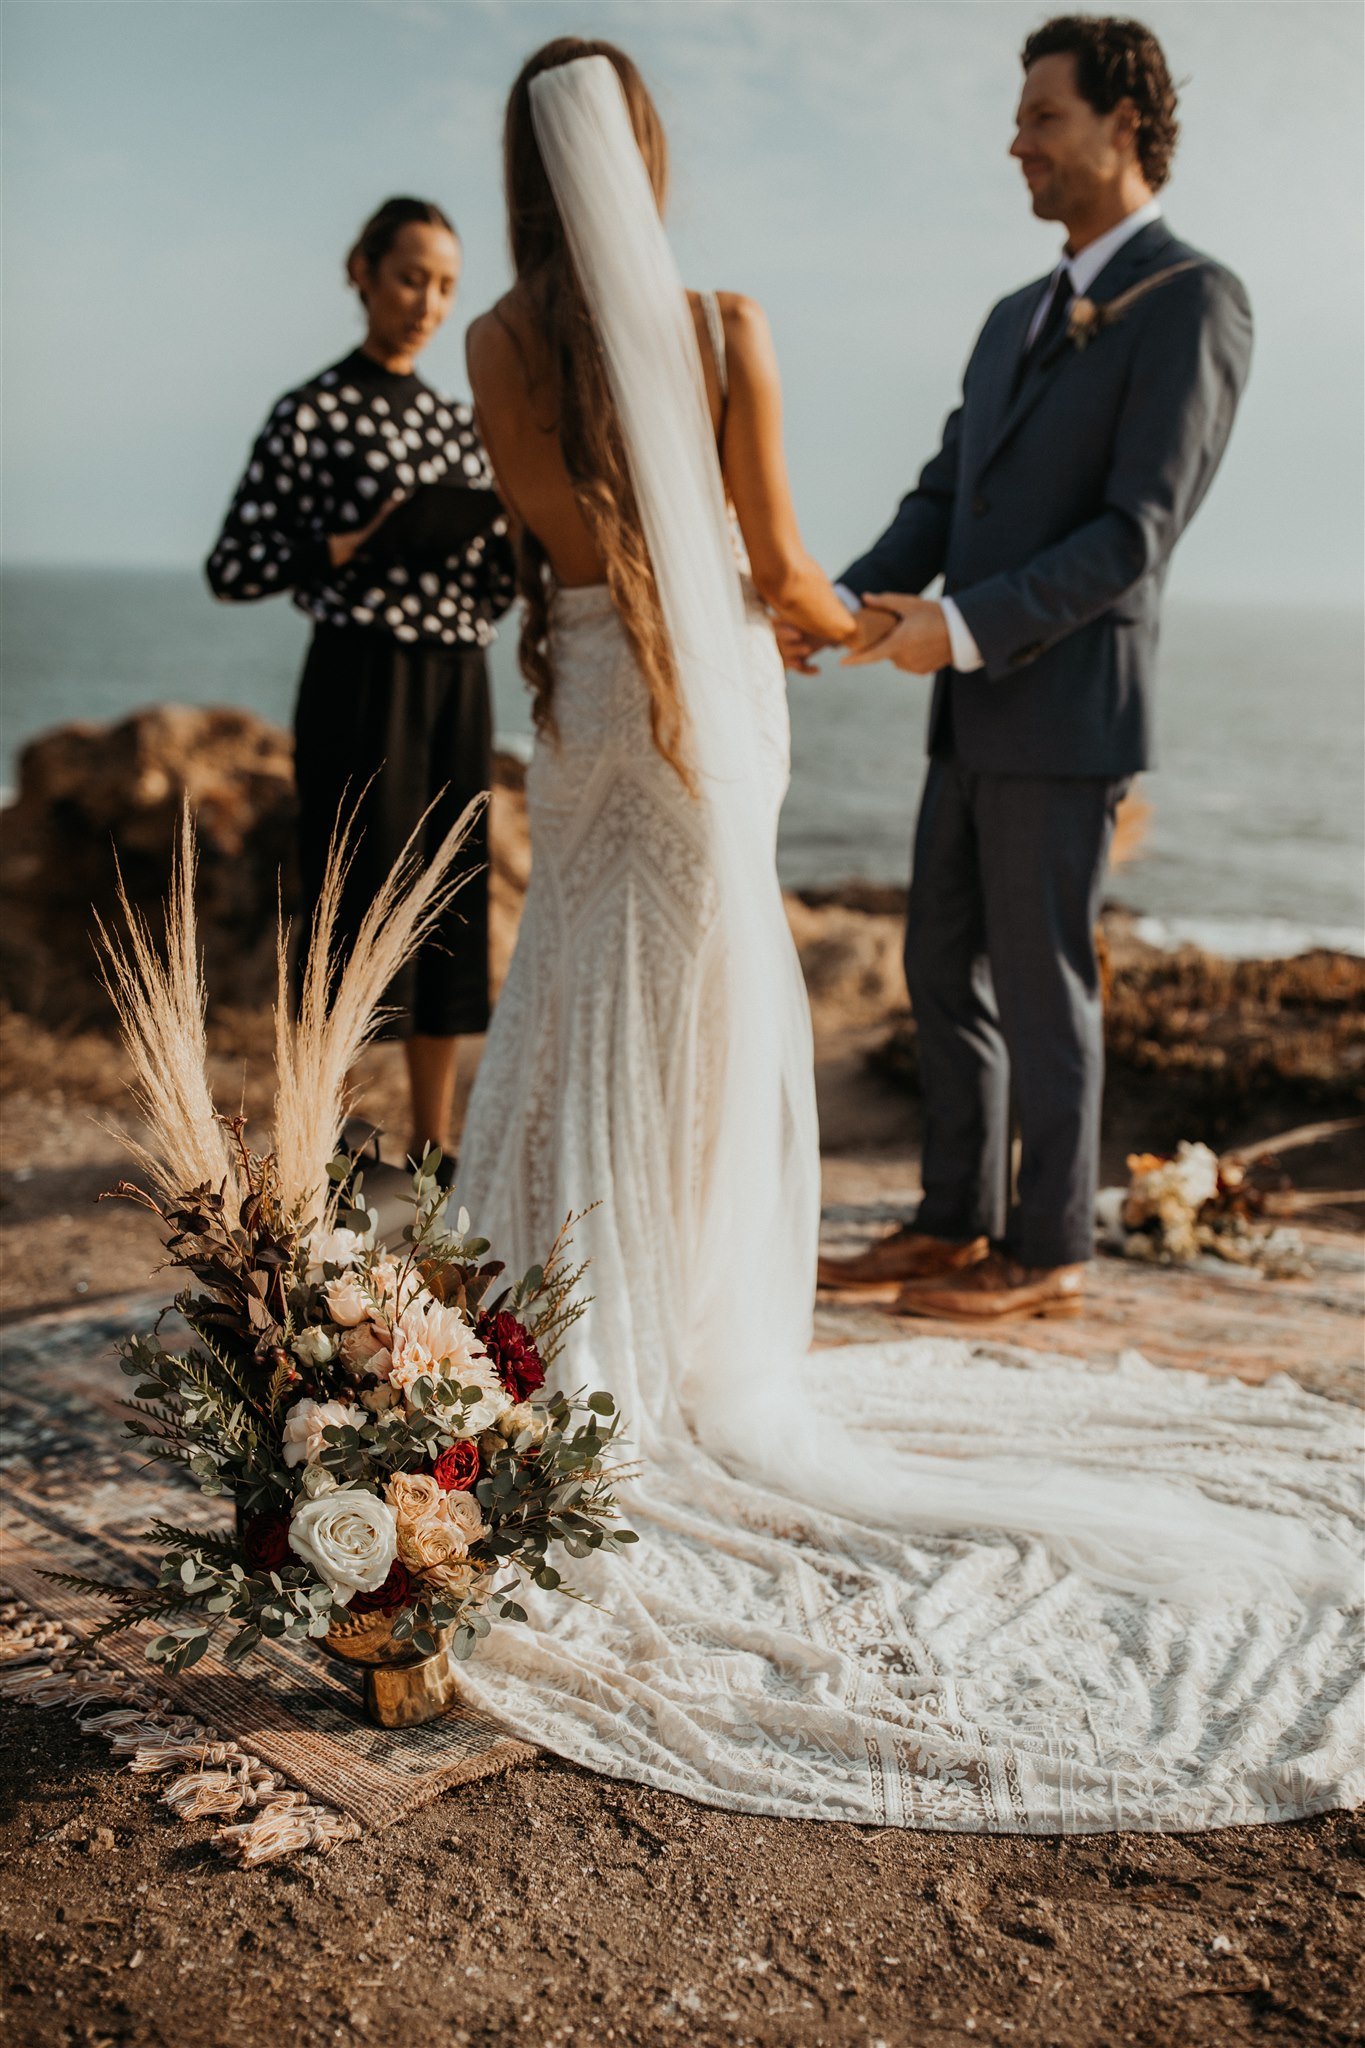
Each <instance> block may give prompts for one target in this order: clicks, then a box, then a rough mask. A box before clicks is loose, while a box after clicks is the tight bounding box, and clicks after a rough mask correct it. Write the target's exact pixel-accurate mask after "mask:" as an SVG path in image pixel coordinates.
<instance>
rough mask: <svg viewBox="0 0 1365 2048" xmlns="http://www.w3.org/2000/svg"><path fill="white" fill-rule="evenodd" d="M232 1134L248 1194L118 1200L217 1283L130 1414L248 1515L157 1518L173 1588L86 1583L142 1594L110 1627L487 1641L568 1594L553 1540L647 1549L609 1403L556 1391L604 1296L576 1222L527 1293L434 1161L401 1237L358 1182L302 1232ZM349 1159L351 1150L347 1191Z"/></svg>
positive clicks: (339, 1174)
mask: <svg viewBox="0 0 1365 2048" xmlns="http://www.w3.org/2000/svg"><path fill="white" fill-rule="evenodd" d="M229 1128H230V1129H231V1130H232V1131H233V1134H234V1137H235V1140H236V1143H237V1148H238V1176H237V1177H238V1180H239V1183H240V1184H241V1185H242V1186H243V1187H244V1188H245V1190H246V1193H245V1195H244V1197H243V1199H242V1200H241V1201H240V1203H239V1204H237V1205H236V1206H235V1209H234V1207H232V1206H230V1205H229V1203H228V1201H227V1200H226V1199H225V1196H224V1194H223V1192H222V1191H221V1190H216V1189H214V1188H211V1187H208V1186H204V1187H200V1188H196V1189H194V1190H191V1191H189V1192H187V1193H185V1194H184V1195H181V1196H179V1197H176V1198H174V1199H171V1200H163V1201H158V1200H157V1199H156V1198H155V1197H154V1196H153V1195H150V1194H148V1193H146V1192H145V1191H144V1190H142V1189H139V1188H135V1187H132V1186H130V1185H129V1184H127V1183H125V1184H123V1185H122V1186H121V1187H120V1188H119V1189H118V1190H117V1192H118V1193H120V1194H124V1195H128V1196H132V1197H133V1198H135V1199H137V1200H139V1201H141V1202H143V1203H144V1204H145V1205H146V1206H147V1207H149V1208H151V1209H152V1210H154V1211H155V1213H156V1214H157V1215H158V1216H159V1217H160V1218H161V1221H162V1223H163V1225H164V1227H165V1230H166V1232H167V1247H168V1251H169V1255H170V1260H171V1263H172V1264H174V1265H177V1266H180V1267H183V1268H184V1269H186V1270H187V1271H188V1272H189V1273H190V1274H192V1275H193V1276H194V1281H195V1283H196V1284H195V1285H194V1286H193V1287H191V1288H190V1289H188V1290H187V1291H186V1292H184V1293H183V1294H181V1295H180V1296H179V1297H178V1299H177V1302H176V1307H177V1309H178V1310H179V1313H180V1316H181V1318H182V1319H183V1321H184V1322H185V1324H186V1325H187V1326H188V1328H189V1331H190V1333H191V1337H192V1339H193V1341H192V1343H191V1344H190V1345H189V1346H188V1347H186V1348H184V1349H172V1348H169V1347H168V1346H167V1345H166V1344H164V1343H162V1342H161V1340H160V1339H159V1337H157V1336H155V1335H154V1336H150V1337H131V1338H129V1339H128V1340H127V1342H126V1343H125V1344H124V1345H123V1347H122V1364H123V1370H124V1372H125V1373H127V1374H128V1375H129V1376H130V1377H131V1378H133V1379H134V1380H135V1381H136V1390H135V1393H134V1396H133V1399H132V1401H131V1402H130V1403H129V1406H130V1408H131V1409H132V1410H133V1413H132V1416H131V1418H130V1420H129V1422H128V1425H127V1426H128V1428H129V1430H130V1431H131V1433H132V1434H133V1435H134V1436H136V1437H138V1438H139V1439H140V1440H141V1441H143V1442H144V1443H145V1444H146V1446H147V1449H148V1451H149V1452H150V1454H151V1455H152V1456H153V1457H157V1458H162V1459H170V1460H172V1461H175V1462H177V1463H179V1464H182V1465H183V1466H185V1467H186V1468H187V1469H188V1471H189V1472H191V1473H192V1474H193V1476H194V1478H195V1479H196V1480H197V1481H198V1483H199V1486H200V1488H201V1490H202V1491H203V1492H204V1493H206V1494H210V1495H218V1496H222V1495H227V1496H230V1497H231V1498H232V1499H233V1500H234V1501H235V1504H236V1508H237V1529H236V1531H235V1532H234V1533H229V1532H227V1531H224V1532H222V1533H221V1534H220V1533H218V1532H211V1533H205V1532H203V1531H198V1530H194V1529H188V1528H176V1527H172V1526H171V1525H169V1524H167V1523H164V1522H163V1523H157V1524H156V1525H154V1527H153V1528H152V1529H151V1531H149V1539H150V1540H151V1542H152V1543H153V1544H155V1546H156V1547H157V1548H158V1549H159V1550H160V1551H161V1553H162V1561H161V1568H160V1573H159V1576H158V1580H157V1583H156V1584H155V1585H154V1586H145V1587H115V1586H110V1585H108V1584H106V1583H104V1582H101V1581H95V1580H81V1581H80V1582H79V1583H80V1586H81V1587H82V1589H83V1590H86V1591H98V1592H100V1593H101V1594H103V1595H104V1596H105V1597H106V1598H109V1599H112V1600H114V1601H116V1602H117V1603H118V1608H119V1612H118V1614H117V1616H115V1617H114V1618H113V1619H111V1620H110V1621H109V1622H108V1623H106V1624H105V1626H104V1628H103V1629H102V1630H101V1631H100V1633H102V1634H108V1633H111V1632H113V1631H115V1630H118V1629H122V1628H126V1627H128V1626H129V1625H130V1624H131V1623H132V1622H134V1621H137V1620H141V1619H144V1618H148V1617H152V1618H156V1619H159V1620H164V1621H166V1622H167V1624H168V1626H167V1628H166V1630H165V1632H164V1633H163V1634H161V1635H159V1636H157V1637H155V1638H154V1639H153V1640H152V1641H151V1642H150V1643H149V1645H148V1655H149V1657H151V1658H152V1659H153V1660H154V1661H156V1662H159V1663H162V1664H164V1665H165V1666H166V1667H167V1668H168V1669H169V1670H171V1671H181V1670H184V1669H185V1668H187V1667H188V1666H190V1665H192V1664H194V1663H196V1662H197V1661H198V1659H199V1658H200V1657H202V1656H203V1654H204V1652H205V1651H206V1650H207V1649H208V1647H209V1645H210V1643H211V1642H212V1641H213V1640H214V1637H215V1635H216V1634H217V1632H218V1631H219V1630H220V1629H224V1628H226V1629H228V1630H230V1631H231V1633H230V1635H229V1637H228V1640H227V1643H226V1646H225V1650H224V1655H225V1657H226V1658H227V1659H228V1661H230V1662H235V1661H236V1660H238V1659H240V1658H242V1657H244V1656H246V1655H247V1654H248V1653H249V1652H250V1651H251V1650H252V1649H253V1648H254V1647H255V1645H256V1644H258V1643H259V1642H260V1641H261V1640H262V1638H263V1637H264V1638H266V1639H271V1638H277V1639H278V1638H285V1639H298V1638H304V1637H310V1636H311V1637H325V1636H326V1635H327V1634H328V1631H329V1629H333V1628H335V1627H336V1626H337V1625H338V1624H339V1623H341V1622H349V1621H350V1620H351V1618H352V1617H354V1616H359V1615H375V1614H382V1615H385V1616H388V1617H390V1618H391V1624H392V1626H391V1635H392V1638H393V1640H394V1641H395V1643H397V1644H398V1645H408V1646H409V1647H410V1648H411V1650H412V1652H413V1653H414V1654H423V1653H425V1654H432V1653H434V1652H435V1651H436V1650H437V1648H438V1647H439V1646H440V1644H441V1643H442V1642H443V1641H445V1640H447V1639H448V1640H449V1643H450V1648H451V1650H452V1652H453V1654H454V1655H455V1656H456V1657H459V1658H463V1657H467V1656H469V1655H470V1653H471V1652H472V1651H473V1650H474V1649H475V1648H476V1647H477V1644H478V1642H479V1640H480V1638H481V1637H483V1636H486V1635H487V1633H488V1631H489V1628H490V1627H491V1626H492V1624H493V1623H494V1622H495V1621H497V1620H499V1619H504V1618H510V1619H514V1620H524V1619H525V1610H524V1609H523V1608H522V1607H521V1606H520V1604H519V1603H518V1601H517V1600H516V1598H515V1597H514V1596H515V1594H516V1593H517V1592H518V1591H519V1590H520V1588H521V1586H522V1585H523V1584H524V1583H526V1582H528V1581H529V1582H533V1583H534V1584H536V1585H537V1586H540V1587H543V1588H546V1589H547V1590H548V1589H555V1588H560V1586H561V1581H560V1576H559V1573H558V1571H557V1570H556V1568H555V1566H554V1565H553V1564H552V1563H550V1561H549V1556H548V1553H549V1551H550V1549H551V1546H552V1545H560V1546H562V1547H563V1549H564V1550H565V1551H567V1553H568V1554H569V1555H570V1556H571V1557H584V1556H586V1555H587V1554H588V1552H589V1551H591V1550H595V1549H599V1548H601V1547H602V1546H604V1545H620V1544H626V1543H631V1542H633V1541H634V1540H635V1538H634V1535H633V1533H632V1532H631V1531H630V1530H628V1529H624V1528H621V1527H618V1526H616V1525H615V1517H616V1503H615V1497H614V1494H613V1492H612V1480H613V1475H614V1472H615V1471H616V1469H617V1467H616V1466H615V1464H614V1460H613V1456H612V1453H613V1447H614V1446H615V1445H616V1444H617V1443H618V1440H619V1429H620V1423H619V1418H618V1417H617V1416H616V1414H615V1412H614V1406H613V1403H612V1400H611V1398H610V1396H609V1395H607V1394H592V1395H590V1396H588V1398H587V1399H586V1400H579V1399H575V1398H571V1397H569V1396H568V1395H566V1394H563V1393H560V1392H554V1393H547V1392H546V1389H545V1376H546V1367H547V1365H549V1364H550V1363H551V1362H552V1361H553V1359H554V1357H555V1355H556V1352H557V1350H558V1347H559V1345H560V1343H561V1341H562V1339H563V1336H564V1333H565V1331H566V1330H567V1329H568V1328H569V1327H570V1326H571V1324H572V1323H573V1322H574V1321H575V1320H576V1318H577V1316H578V1315H579V1314H580V1313H581V1307H582V1305H581V1303H580V1302H579V1301H577V1300H576V1299H575V1294H574V1289H575V1286H576V1283H577V1282H578V1280H579V1278H580V1273H579V1271H576V1270H574V1269H573V1268H571V1266H570V1265H569V1262H568V1256H567V1226H566V1232H565V1233H563V1234H561V1237H560V1240H559V1242H558V1243H557V1244H556V1245H555V1246H554V1247H553V1248H552V1249H551V1251H550V1253H549V1256H548V1257H547V1259H546V1262H545V1264H544V1266H537V1267H534V1268H533V1269H532V1270H531V1272H529V1273H528V1274H526V1276H525V1277H524V1278H523V1279H522V1280H521V1281H520V1282H519V1283H518V1284H517V1285H515V1286H507V1285H506V1284H504V1281H503V1275H504V1269H503V1266H502V1265H501V1263H500V1262H499V1261H497V1260H496V1259H492V1258H490V1256H489V1253H490V1249H491V1248H490V1246H489V1244H488V1243H487V1241H486V1240H485V1239H482V1238H479V1237H475V1236H473V1235H472V1234H471V1232H470V1226H469V1219H468V1217H467V1216H466V1215H464V1214H463V1212H462V1213H461V1215H460V1217H459V1218H458V1221H457V1223H456V1227H455V1229H454V1230H453V1231H452V1230H449V1229H447V1228H446V1226H445V1223H444V1221H443V1214H444V1210H445V1205H446V1195H445V1192H444V1190H443V1189H442V1188H441V1187H440V1186H439V1185H438V1183H437V1180H436V1178H435V1169H436V1164H437V1155H436V1154H434V1153H433V1154H432V1155H431V1156H430V1157H429V1158H428V1159H427V1161H425V1162H424V1164H423V1166H422V1167H421V1168H419V1170H418V1172H417V1173H416V1175H415V1176H414V1220H413V1222H412V1223H411V1224H410V1225H409V1226H408V1229H407V1231H406V1232H405V1242H404V1244H403V1246H402V1248H401V1249H397V1250H395V1249H390V1248H389V1247H387V1246H385V1245H383V1244H380V1243H378V1242H376V1239H375V1234H374V1231H373V1228H372V1218H371V1216H370V1214H369V1212H368V1211H367V1210H366V1209H365V1208H364V1207H363V1193H362V1192H361V1191H360V1190H359V1189H357V1188H355V1186H354V1185H353V1186H352V1189H351V1193H350V1199H351V1200H352V1202H353V1203H355V1204H356V1206H352V1207H349V1208H343V1209H341V1210H339V1211H338V1212H336V1213H337V1216H338V1218H339V1220H337V1221H336V1222H335V1223H333V1224H332V1225H330V1226H326V1225H321V1226H319V1227H317V1228H314V1229H312V1230H308V1231H301V1230H298V1229H297V1228H294V1227H291V1223H290V1220H289V1218H288V1217H287V1216H286V1215H285V1214H284V1213H283V1212H282V1210H281V1206H280V1201H279V1193H278V1186H277V1179H276V1175H275V1172H274V1161H273V1160H272V1159H271V1158H270V1156H269V1155H267V1156H265V1157H257V1156H256V1155H254V1154H252V1153H250V1152H248V1151H247V1149H246V1145H245V1138H244V1134H243V1131H242V1127H241V1123H240V1120H236V1121H234V1122H233V1123H232V1124H231V1125H230V1126H229ZM349 1168H350V1162H349V1161H347V1160H345V1159H340V1160H338V1161H337V1162H336V1164H335V1168H334V1172H335V1175H336V1178H337V1179H338V1181H341V1180H343V1179H344V1178H345V1176H346V1175H347V1174H348V1172H349ZM68 1583H73V1584H74V1583H76V1582H75V1581H68ZM564 1590H567V1589H564Z"/></svg>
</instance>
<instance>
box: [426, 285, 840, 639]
mask: <svg viewBox="0 0 1365 2048" xmlns="http://www.w3.org/2000/svg"><path fill="white" fill-rule="evenodd" d="M688 299H689V304H690V306H691V311H692V318H693V321H694V323H695V326H696V331H697V348H698V352H699V354H700V357H701V364H702V372H703V375H704V377H705V380H706V395H707V400H708V403H709V405H710V408H711V421H712V426H713V428H714V430H715V434H716V444H717V448H718V450H719V454H720V460H721V468H722V471H723V473H724V476H725V484H726V489H727V490H728V492H729V494H730V498H731V500H732V502H733V504H734V508H735V514H736V517H737V518H738V521H739V528H740V532H741V534H742V535H743V538H744V545H745V547H746V549H747V551H748V555H749V562H750V566H751V570H752V574H753V580H754V585H755V587H756V589H757V591H758V593H759V596H760V597H761V598H762V599H763V600H764V602H765V603H766V604H767V605H768V606H769V607H770V608H771V609H772V611H773V612H774V613H775V614H777V616H779V617H780V618H782V619H785V620H789V621H790V622H791V623H792V624H793V625H796V626H798V627H800V628H801V630H802V631H803V632H807V633H809V634H811V635H812V636H813V637H814V638H817V639H819V640H822V641H834V642H838V643H840V644H843V643H846V642H849V641H851V640H852V639H853V638H854V621H853V616H852V614H851V613H850V612H849V611H847V610H846V608H845V607H844V605H843V604H841V602H840V601H839V599H838V598H837V597H836V596H835V594H834V591H833V588H832V587H831V585H830V582H829V579H828V577H827V576H826V575H825V573H824V571H823V570H822V569H821V568H820V567H819V566H818V564H817V563H816V562H814V561H813V560H812V559H811V557H810V555H809V554H808V553H807V552H806V549H805V547H804V546H803V545H802V541H801V534H800V529H799V528H798V526H797V523H796V513H795V511H794V509H793V506H792V498H791V487H790V484H789V482H788V478H787V465H786V458H785V455H784V453H783V447H782V399H781V384H780V381H779V378H778V372H777V360H776V356H775V354H774V352H773V345H772V336H771V333H770V331H769V328H768V322H767V318H766V316H765V315H764V312H763V309H762V308H761V307H760V306H758V305H756V304H755V302H754V301H753V300H752V299H746V298H743V297H741V296H740V295H739V294H738V293H736V292H721V293H719V294H718V295H717V303H718V306H719V309H720V316H721V323H722V328H723V332H724V339H725V363H726V380H727V384H728V390H722V385H721V376H720V370H719V366H718V365H717V363H716V360H715V353H714V351H713V349H712V347H711V345H710V341H709V338H708V335H707V330H706V315H705V311H704V309H703V304H702V299H701V295H700V294H699V293H697V292H690V293H689V294H688ZM466 350H467V356H468V363H469V379H470V386H471V388H472V390H473V394H474V404H475V409H476V411H477V414H478V421H479V427H480V430H481V432H482V435H483V441H484V446H485V447H486V448H487V450H488V455H489V459H490V461H491V463H492V465H493V471H494V474H495V476H496V478H497V483H498V488H499V490H500V492H501V493H502V498H503V502H504V503H505V504H506V506H507V508H508V511H509V512H510V513H511V515H512V517H513V518H514V520H516V521H517V522H518V523H519V524H520V525H522V526H524V527H526V528H527V529H528V530H529V531H530V532H531V533H533V534H534V535H535V537H536V539H537V540H538V541H539V542H540V544H541V546H542V548H543V549H544V550H545V554H546V556H547V558H548V560H549V563H550V568H551V570H552V572H553V574H554V576H555V578H556V581H557V582H558V583H559V584H560V585H561V586H563V587H564V588H566V589H575V588H581V587H583V586H584V585H589V584H594V583H601V582H602V581H603V580H604V574H605V571H604V565H603V562H602V558H601V555H600V553H599V552H598V549H597V546H596V544H595V542H594V540H593V537H592V534H591V532H590V530H589V528H588V525H587V522H586V521H585V519H584V518H583V515H582V513H581V512H580V510H579V508H578V503H577V500H576V498H575V496H574V489H573V485H572V483H571V481H570V478H569V472H568V469H567V467H566V466H565V462H564V456H563V453H562V451H561V449H560V444H559V432H558V416H559V402H558V390H557V378H556V374H555V371H554V366H553V364H552V363H551V361H550V356H549V351H548V349H547V348H546V345H545V342H544V340H543V337H542V336H541V334H540V333H539V331H538V330H537V328H536V326H535V324H534V321H533V318H532V316H531V312H530V309H529V306H528V302H527V299H526V295H525V294H524V293H523V292H522V290H521V289H520V288H519V287H514V288H513V290H512V291H510V292H509V293H508V294H507V295H506V297H505V298H503V299H500V300H499V302H498V304H497V305H496V306H494V307H493V309H492V311H491V312H488V313H485V314H484V315H483V316H482V317H481V318H480V319H478V320H476V321H475V322H474V324H473V326H472V327H471V328H470V330H469V336H468V340H467V343H466Z"/></svg>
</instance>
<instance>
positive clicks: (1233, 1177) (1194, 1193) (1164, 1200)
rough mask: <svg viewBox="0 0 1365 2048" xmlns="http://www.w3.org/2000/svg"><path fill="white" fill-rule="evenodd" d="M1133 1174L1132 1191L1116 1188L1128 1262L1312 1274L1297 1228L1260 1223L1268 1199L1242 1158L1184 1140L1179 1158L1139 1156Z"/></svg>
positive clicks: (1131, 1162)
mask: <svg viewBox="0 0 1365 2048" xmlns="http://www.w3.org/2000/svg"><path fill="white" fill-rule="evenodd" d="M1128 1173H1129V1182H1128V1187H1127V1189H1126V1190H1124V1191H1120V1190H1118V1189H1115V1190H1114V1191H1113V1192H1114V1197H1115V1199H1114V1202H1113V1210H1114V1215H1113V1218H1112V1221H1113V1222H1114V1223H1115V1224H1116V1225H1117V1229H1116V1230H1115V1232H1114V1235H1115V1237H1116V1239H1117V1243H1118V1246H1119V1247H1120V1248H1121V1249H1122V1251H1123V1253H1124V1255H1125V1257H1127V1258H1130V1259H1146V1260H1149V1261H1152V1262H1155V1263H1156V1264H1159V1265H1188V1264H1189V1263H1191V1262H1192V1261H1193V1260H1195V1259H1197V1258H1200V1257H1201V1256H1204V1255H1210V1256H1212V1257H1214V1258H1219V1259H1223V1260H1225V1261H1227V1262H1228V1263H1229V1264H1231V1265H1237V1266H1256V1267H1258V1268H1259V1269H1260V1270H1261V1271H1262V1272H1263V1273H1265V1274H1266V1275H1267V1277H1269V1278H1272V1279H1291V1278H1294V1277H1296V1276H1297V1275H1300V1274H1303V1273H1306V1272H1309V1271H1310V1270H1311V1268H1310V1266H1309V1263H1308V1259H1307V1255H1306V1252H1305V1250H1304V1244H1303V1239H1302V1238H1301V1237H1300V1235H1299V1234H1298V1232H1297V1231H1293V1230H1284V1229H1270V1228H1268V1227H1267V1226H1266V1225H1264V1224H1262V1223H1260V1222H1259V1220H1258V1219H1259V1217H1260V1215H1261V1212H1262V1208H1263V1197H1262V1196H1261V1195H1260V1194H1259V1192H1258V1191H1257V1190H1256V1189H1255V1188H1254V1187H1253V1186H1252V1184H1251V1182H1250V1180H1249V1178H1248V1175H1247V1172H1246V1169H1245V1167H1244V1166H1243V1165H1241V1164H1240V1163H1239V1162H1238V1161H1236V1160H1233V1159H1220V1158H1219V1157H1218V1154H1217V1153H1216V1152H1214V1151H1212V1150H1211V1149H1210V1147H1209V1146H1207V1145H1192V1144H1190V1143H1188V1142H1186V1141H1182V1142H1181V1144H1180V1145H1179V1146H1178V1147H1177V1149H1176V1152H1175V1154H1174V1156H1173V1157H1166V1156H1165V1155H1163V1154H1161V1153H1157V1152H1134V1153H1131V1154H1130V1155H1129V1158H1128ZM1101 1200H1102V1203H1103V1200H1104V1198H1103V1197H1102V1198H1101ZM1102 1220H1107V1219H1104V1218H1103V1216H1102Z"/></svg>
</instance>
